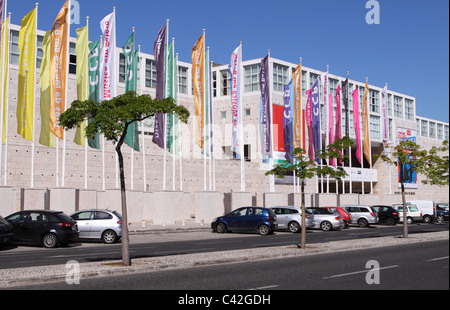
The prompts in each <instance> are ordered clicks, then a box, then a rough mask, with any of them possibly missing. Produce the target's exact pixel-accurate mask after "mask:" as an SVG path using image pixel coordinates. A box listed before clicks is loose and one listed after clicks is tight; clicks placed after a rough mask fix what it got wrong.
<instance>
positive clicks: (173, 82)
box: [166, 37, 177, 190]
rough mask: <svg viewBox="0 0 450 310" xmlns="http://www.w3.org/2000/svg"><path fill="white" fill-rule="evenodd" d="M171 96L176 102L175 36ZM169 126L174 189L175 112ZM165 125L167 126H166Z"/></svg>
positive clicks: (173, 186)
mask: <svg viewBox="0 0 450 310" xmlns="http://www.w3.org/2000/svg"><path fill="white" fill-rule="evenodd" d="M171 55H172V56H171V57H172V83H171V84H172V97H173V99H174V100H175V103H176V104H177V101H176V98H175V93H176V89H175V88H176V86H177V83H176V80H175V69H176V63H175V38H174V37H173V38H172V53H171ZM170 118H171V121H170V123H171V127H170V135H171V136H172V144H171V148H172V190H175V153H176V139H175V114H174V113H171V115H170ZM166 127H167V126H166Z"/></svg>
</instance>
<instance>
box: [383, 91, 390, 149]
mask: <svg viewBox="0 0 450 310" xmlns="http://www.w3.org/2000/svg"><path fill="white" fill-rule="evenodd" d="M381 128H382V139H383V144H384V145H387V144H388V143H389V120H388V116H387V84H386V86H384V88H383V90H382V91H381Z"/></svg>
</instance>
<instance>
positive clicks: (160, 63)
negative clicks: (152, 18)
mask: <svg viewBox="0 0 450 310" xmlns="http://www.w3.org/2000/svg"><path fill="white" fill-rule="evenodd" d="M165 44H166V25H164V26H162V27H161V29H159V32H158V37H157V38H156V41H155V43H154V44H153V55H154V57H155V66H156V99H164V95H165V94H164V80H165V71H164V62H165ZM164 118H165V117H164V114H161V113H158V114H156V115H155V127H154V131H153V139H152V141H153V143H155V144H156V145H158V146H159V147H160V148H164V126H165V122H164Z"/></svg>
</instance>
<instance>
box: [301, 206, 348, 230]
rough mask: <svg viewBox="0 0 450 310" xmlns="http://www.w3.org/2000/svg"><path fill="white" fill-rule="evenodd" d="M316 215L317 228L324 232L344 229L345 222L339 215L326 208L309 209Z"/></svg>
mask: <svg viewBox="0 0 450 310" xmlns="http://www.w3.org/2000/svg"><path fill="white" fill-rule="evenodd" d="M307 210H309V211H311V213H312V214H313V215H314V222H316V227H318V228H320V229H321V230H323V231H330V230H333V229H340V228H342V227H344V221H343V220H342V216H341V215H340V214H339V213H333V212H331V211H329V210H328V209H325V208H307Z"/></svg>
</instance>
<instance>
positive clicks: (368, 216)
mask: <svg viewBox="0 0 450 310" xmlns="http://www.w3.org/2000/svg"><path fill="white" fill-rule="evenodd" d="M341 207H342V208H343V209H344V210H346V211H347V212H349V213H350V214H351V215H352V224H358V226H359V227H363V228H364V227H369V225H370V224H378V214H377V211H375V209H374V208H372V207H370V206H366V205H346V206H341Z"/></svg>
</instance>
